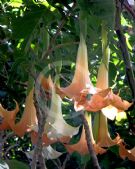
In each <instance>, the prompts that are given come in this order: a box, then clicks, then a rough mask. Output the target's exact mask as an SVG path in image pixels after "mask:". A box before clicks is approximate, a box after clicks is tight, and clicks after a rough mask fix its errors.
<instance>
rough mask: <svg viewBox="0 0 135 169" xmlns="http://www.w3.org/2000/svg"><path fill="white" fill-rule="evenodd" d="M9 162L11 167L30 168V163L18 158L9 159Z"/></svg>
mask: <svg viewBox="0 0 135 169" xmlns="http://www.w3.org/2000/svg"><path fill="white" fill-rule="evenodd" d="M7 163H8V165H9V168H10V169H30V167H29V166H28V165H26V164H25V163H23V162H20V161H17V160H8V161H7Z"/></svg>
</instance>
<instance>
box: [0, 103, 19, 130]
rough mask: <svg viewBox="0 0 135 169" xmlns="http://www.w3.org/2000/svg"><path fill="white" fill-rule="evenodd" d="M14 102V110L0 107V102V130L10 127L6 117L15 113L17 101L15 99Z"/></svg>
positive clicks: (17, 109) (17, 107) (17, 108)
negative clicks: (0, 120) (0, 119)
mask: <svg viewBox="0 0 135 169" xmlns="http://www.w3.org/2000/svg"><path fill="white" fill-rule="evenodd" d="M15 103H16V108H15V109H14V110H12V111H8V110H6V109H4V108H3V107H2V105H1V104H0V116H1V118H2V122H1V124H0V130H6V129H10V125H9V122H8V121H9V120H8V118H9V116H11V115H12V114H16V113H17V112H18V111H19V106H18V103H17V102H16V101H15Z"/></svg>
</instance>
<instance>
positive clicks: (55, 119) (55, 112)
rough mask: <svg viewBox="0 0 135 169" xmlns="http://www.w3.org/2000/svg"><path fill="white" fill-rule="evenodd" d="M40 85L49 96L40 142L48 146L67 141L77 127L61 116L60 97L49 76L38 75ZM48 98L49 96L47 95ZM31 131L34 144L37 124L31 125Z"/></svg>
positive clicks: (76, 130) (36, 135) (36, 136)
mask: <svg viewBox="0 0 135 169" xmlns="http://www.w3.org/2000/svg"><path fill="white" fill-rule="evenodd" d="M39 81H40V83H41V85H42V86H43V88H44V89H45V92H48V93H49V94H50V96H51V100H50V101H51V107H50V108H49V107H47V105H46V108H47V109H46V110H47V115H48V116H47V119H46V123H45V126H44V133H43V136H42V142H43V144H44V145H46V146H48V145H50V144H52V143H55V142H58V141H60V142H64V143H65V142H69V140H70V136H72V135H74V134H76V132H78V130H79V128H78V127H72V126H70V125H69V124H67V123H66V121H65V120H64V119H63V116H62V110H61V102H62V100H61V98H60V96H59V95H57V94H56V93H55V85H54V83H53V82H52V80H51V77H50V76H49V78H48V79H46V78H45V77H44V76H42V77H41V76H40V79H39ZM49 99H50V97H49ZM31 130H32V131H33V132H32V133H31V140H32V142H33V144H36V142H37V138H38V125H37V124H36V125H33V126H32V127H31Z"/></svg>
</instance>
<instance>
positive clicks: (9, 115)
mask: <svg viewBox="0 0 135 169" xmlns="http://www.w3.org/2000/svg"><path fill="white" fill-rule="evenodd" d="M18 111H19V106H18V104H17V102H16V109H15V110H14V111H10V112H7V111H6V110H5V112H3V113H4V114H3V116H4V119H5V120H6V121H7V122H8V124H9V126H10V128H11V129H12V130H13V132H14V133H15V134H16V135H18V136H20V137H22V136H23V135H24V134H25V132H28V131H29V129H30V126H31V125H35V123H37V118H36V110H35V106H34V103H33V89H32V90H31V91H30V93H29V95H28V96H27V97H26V102H25V108H24V112H23V115H22V117H21V119H20V121H19V122H17V123H15V120H16V114H17V113H18Z"/></svg>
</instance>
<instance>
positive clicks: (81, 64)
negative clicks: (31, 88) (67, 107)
mask: <svg viewBox="0 0 135 169" xmlns="http://www.w3.org/2000/svg"><path fill="white" fill-rule="evenodd" d="M85 88H89V89H90V92H91V93H92V94H93V93H95V92H96V90H95V88H94V86H93V85H92V83H91V81H90V78H89V70H88V56H87V47H86V43H85V40H84V37H83V35H80V43H79V48H78V53H77V60H76V68H75V73H74V77H73V80H72V83H71V84H70V85H69V86H67V87H65V88H64V87H61V88H57V91H56V92H57V93H58V94H59V95H60V96H61V97H62V98H63V97H64V96H67V97H69V98H71V99H75V100H76V99H77V98H78V97H79V96H80V92H81V91H82V90H83V89H85Z"/></svg>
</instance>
